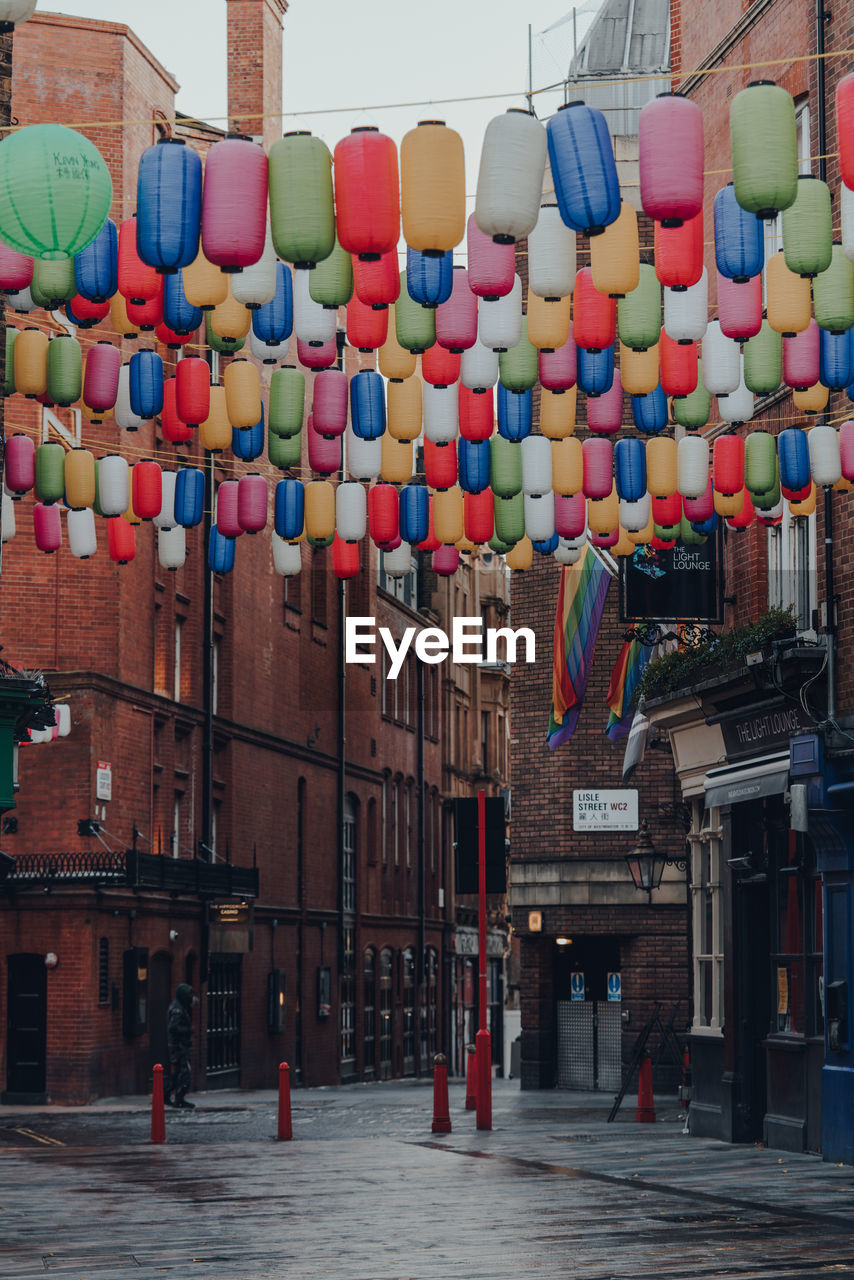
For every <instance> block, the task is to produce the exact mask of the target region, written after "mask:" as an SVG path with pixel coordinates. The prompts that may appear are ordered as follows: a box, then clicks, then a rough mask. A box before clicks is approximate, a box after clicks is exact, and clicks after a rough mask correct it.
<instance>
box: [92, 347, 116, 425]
mask: <svg viewBox="0 0 854 1280" xmlns="http://www.w3.org/2000/svg"><path fill="white" fill-rule="evenodd" d="M121 363H122V356H121V352H120V351H119V349H118V347H114V346H113V344H112V343H111V342H104V341H101V342H98V343H96V344H95V346H94V347H90V348H89V353H88V355H87V356H86V371H85V374H84V377H83V402H84V404H85V405H86V406H87V407H88V408H89V409H91V410H92V413H93V415H94V416H93V418H92V421H93V422H101V421H103V417H104V414H105V413H107V412H108V411H109V410H110V409H112V408H113V406H114V405H115V403H116V395H117V393H118V389H119V369H120V368H121Z"/></svg>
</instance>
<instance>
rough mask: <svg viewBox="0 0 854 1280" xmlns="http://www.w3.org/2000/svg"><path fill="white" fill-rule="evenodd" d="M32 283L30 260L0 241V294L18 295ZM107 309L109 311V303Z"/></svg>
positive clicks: (31, 261) (31, 264)
mask: <svg viewBox="0 0 854 1280" xmlns="http://www.w3.org/2000/svg"><path fill="white" fill-rule="evenodd" d="M32 282H33V260H32V258H28V257H26V255H25V254H23V253H19V252H18V250H17V249H13V248H12V247H11V245H8V244H3V242H2V241H0V292H2V293H18V292H19V291H20V290H21V289H27V288H29V286H30V285H31V284H32ZM107 309H108V310H109V303H108V304H107ZM75 311H76V308H75Z"/></svg>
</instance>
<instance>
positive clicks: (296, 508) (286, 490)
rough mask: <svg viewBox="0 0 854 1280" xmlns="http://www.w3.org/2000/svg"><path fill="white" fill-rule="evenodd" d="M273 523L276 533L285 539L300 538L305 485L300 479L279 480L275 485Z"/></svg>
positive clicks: (303, 512) (303, 516)
mask: <svg viewBox="0 0 854 1280" xmlns="http://www.w3.org/2000/svg"><path fill="white" fill-rule="evenodd" d="M273 523H274V526H275V531H276V535H277V536H278V537H279V538H283V539H285V540H286V541H294V540H295V539H297V538H301V537H302V534H303V528H304V525H305V487H304V486H303V484H302V482H301V481H300V480H293V479H290V478H289V479H287V480H280V481H279V483H278V484H277V485H276V492H275V502H274V512H273Z"/></svg>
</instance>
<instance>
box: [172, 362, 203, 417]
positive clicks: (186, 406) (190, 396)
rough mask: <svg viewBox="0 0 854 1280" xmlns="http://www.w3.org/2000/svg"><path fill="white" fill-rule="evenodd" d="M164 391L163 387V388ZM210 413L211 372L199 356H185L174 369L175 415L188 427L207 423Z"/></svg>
mask: <svg viewBox="0 0 854 1280" xmlns="http://www.w3.org/2000/svg"><path fill="white" fill-rule="evenodd" d="M164 389H165V386H164ZM210 412H211V371H210V368H209V366H208V362H207V360H202V358H201V356H185V357H184V359H183V360H179V361H178V364H177V366H176V368H175V413H176V416H177V418H178V419H179V421H181V422H183V423H185V424H186V425H187V426H188V427H197V426H199V424H200V423H202V422H207V420H208V418H209V417H210Z"/></svg>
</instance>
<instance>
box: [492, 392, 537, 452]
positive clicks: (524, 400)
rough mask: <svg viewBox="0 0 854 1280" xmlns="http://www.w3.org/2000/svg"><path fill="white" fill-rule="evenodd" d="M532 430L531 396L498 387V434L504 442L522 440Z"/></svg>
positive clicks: (526, 393) (530, 394)
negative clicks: (502, 437)
mask: <svg viewBox="0 0 854 1280" xmlns="http://www.w3.org/2000/svg"><path fill="white" fill-rule="evenodd" d="M532 430H533V394H532V392H531V391H530V390H528V391H508V390H507V388H506V387H505V386H502V385H501V384H500V383H499V386H498V433H499V435H502V436H504V438H505V439H506V440H523V439H524V438H525V436H529V435H530V434H531V431H532Z"/></svg>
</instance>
